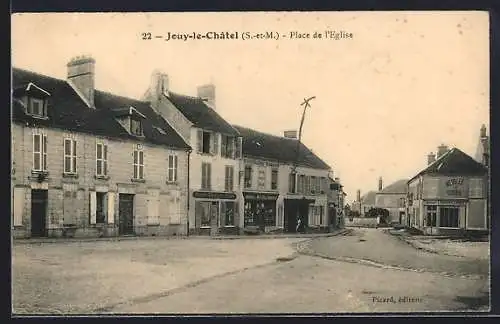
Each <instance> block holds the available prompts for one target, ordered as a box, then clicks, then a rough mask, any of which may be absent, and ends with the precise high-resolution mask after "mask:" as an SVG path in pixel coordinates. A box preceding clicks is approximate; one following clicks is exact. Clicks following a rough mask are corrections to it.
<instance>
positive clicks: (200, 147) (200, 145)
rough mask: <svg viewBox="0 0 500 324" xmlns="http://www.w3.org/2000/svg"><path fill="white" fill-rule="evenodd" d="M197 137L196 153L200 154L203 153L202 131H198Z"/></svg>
mask: <svg viewBox="0 0 500 324" xmlns="http://www.w3.org/2000/svg"><path fill="white" fill-rule="evenodd" d="M196 135H197V138H196V147H197V149H198V152H202V151H203V131H202V130H198V132H197V133H196Z"/></svg>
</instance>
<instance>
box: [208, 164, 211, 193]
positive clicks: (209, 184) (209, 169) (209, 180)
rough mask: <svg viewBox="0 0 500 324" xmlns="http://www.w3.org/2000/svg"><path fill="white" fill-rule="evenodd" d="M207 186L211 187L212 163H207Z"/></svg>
mask: <svg viewBox="0 0 500 324" xmlns="http://www.w3.org/2000/svg"><path fill="white" fill-rule="evenodd" d="M207 171H208V172H207V188H208V189H211V188H212V165H211V164H210V163H207Z"/></svg>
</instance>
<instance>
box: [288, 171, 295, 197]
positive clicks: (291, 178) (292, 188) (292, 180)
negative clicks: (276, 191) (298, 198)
mask: <svg viewBox="0 0 500 324" xmlns="http://www.w3.org/2000/svg"><path fill="white" fill-rule="evenodd" d="M296 179H297V174H295V173H293V172H291V173H290V175H289V176H288V192H290V193H295V190H296V189H297V188H296V186H295V184H296Z"/></svg>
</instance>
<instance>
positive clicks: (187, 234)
mask: <svg viewBox="0 0 500 324" xmlns="http://www.w3.org/2000/svg"><path fill="white" fill-rule="evenodd" d="M192 151H193V150H192V149H189V150H187V161H188V163H187V199H186V202H187V219H186V220H187V222H186V226H187V231H186V236H188V237H189V202H190V193H189V188H190V186H189V177H190V175H189V169H191V166H190V164H191V163H190V162H191V152H192Z"/></svg>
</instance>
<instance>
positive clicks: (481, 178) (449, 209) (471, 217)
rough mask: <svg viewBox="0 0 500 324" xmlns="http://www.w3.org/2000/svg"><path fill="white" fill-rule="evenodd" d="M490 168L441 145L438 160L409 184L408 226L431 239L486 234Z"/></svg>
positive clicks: (430, 160)
mask: <svg viewBox="0 0 500 324" xmlns="http://www.w3.org/2000/svg"><path fill="white" fill-rule="evenodd" d="M487 180H488V170H487V168H486V167H485V166H484V165H483V164H482V163H479V162H477V161H475V160H474V159H473V158H472V157H470V156H469V155H467V154H466V153H464V152H462V151H461V150H459V149H458V148H452V149H448V147H447V146H445V145H441V146H440V147H439V148H438V154H437V157H436V156H435V155H434V154H433V153H431V154H429V156H428V166H427V167H426V168H425V169H424V170H422V171H420V172H419V173H417V174H416V175H415V176H413V177H412V178H411V179H410V180H409V181H408V198H407V200H408V203H407V206H408V216H409V226H411V227H414V228H417V229H420V230H422V231H423V232H424V233H426V234H431V235H434V234H435V235H447V234H463V233H464V232H466V231H476V232H477V231H486V230H488V228H489V222H490V220H489V217H490V216H489V213H488V212H487V183H488V181H487Z"/></svg>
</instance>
